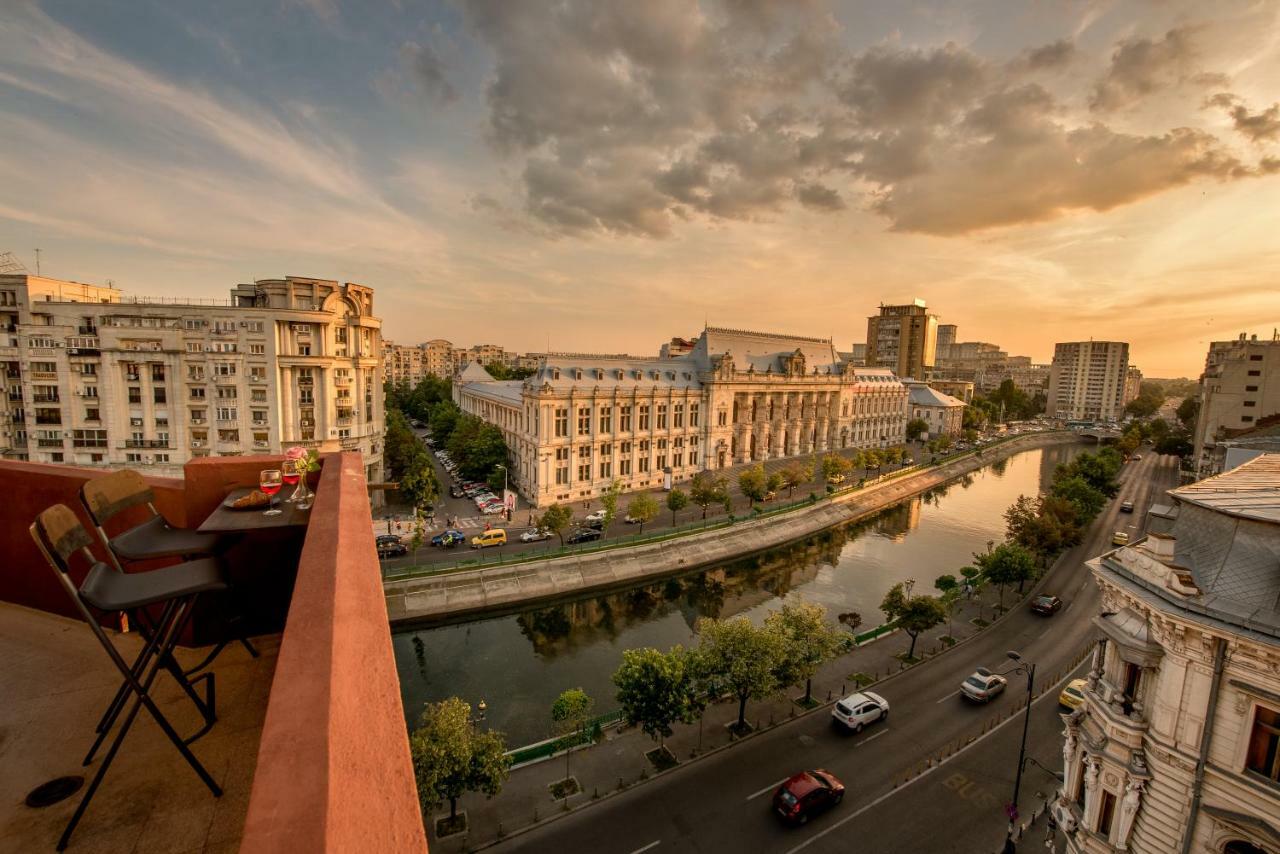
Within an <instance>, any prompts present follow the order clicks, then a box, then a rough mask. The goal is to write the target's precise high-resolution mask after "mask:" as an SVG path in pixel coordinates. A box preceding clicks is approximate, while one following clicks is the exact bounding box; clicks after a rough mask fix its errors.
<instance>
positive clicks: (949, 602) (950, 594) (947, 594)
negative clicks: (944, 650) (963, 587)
mask: <svg viewBox="0 0 1280 854" xmlns="http://www.w3.org/2000/svg"><path fill="white" fill-rule="evenodd" d="M933 586H934V588H935V589H936V590H937V591H938V592H939V593H941V594H942V595H941V596H939V597H938V600H939V601H940V602H942V607H943V608H945V609H946V612H947V636H948V637H950V636H951V630H952V625H951V620H952V617H954V616H955V613H956V605H957V604H958V603H959V601H960V582H959V581H957V580H956V577H955V576H954V575H950V574H947V575H939V576H938V577H937V579H935V580H934V582H933Z"/></svg>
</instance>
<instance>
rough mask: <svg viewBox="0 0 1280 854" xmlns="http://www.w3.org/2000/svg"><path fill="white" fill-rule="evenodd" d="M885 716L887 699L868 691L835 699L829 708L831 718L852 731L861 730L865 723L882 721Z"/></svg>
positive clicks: (887, 707) (887, 704)
mask: <svg viewBox="0 0 1280 854" xmlns="http://www.w3.org/2000/svg"><path fill="white" fill-rule="evenodd" d="M887 717H889V701H888V700H886V699H885V698H884V697H881V696H880V695H879V694H873V693H871V692H870V691H859V692H858V693H856V694H850V695H849V696H848V697H845V698H844V699H843V700H838V701H836V704H835V706H834V707H833V708H832V709H831V720H832V721H833V722H834V723H837V724H842V725H843V726H845V727H847V728H848V729H851V730H853V731H854V732H862V728H863V727H864V726H866V725H867V724H870V723H875V722H876V721H882V720H884V719H885V718H887Z"/></svg>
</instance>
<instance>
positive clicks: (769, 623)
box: [764, 602, 845, 706]
mask: <svg viewBox="0 0 1280 854" xmlns="http://www.w3.org/2000/svg"><path fill="white" fill-rule="evenodd" d="M764 626H765V629H767V630H768V631H771V632H773V633H774V634H776V635H777V636H778V643H779V646H780V647H781V655H780V656H779V659H778V665H777V670H776V672H775V675H776V677H777V679H778V684H779V685H797V684H799V682H800V680H802V679H803V680H804V704H805V705H806V706H807V705H809V704H810V702H812V700H813V675H814V674H815V673H817V672H818V667H819V666H820V665H821V664H822V662H824V661H826V660H827V659H829V658H831V657H832V656H834V655H835V654H836V653H838V652H839V651H840V650H841V649H843V648H844V644H845V636H844V634H843V633H841V632H839V631H836V629H835V628H834V627H833V626H831V625H830V624H828V623H827V609H826V608H823V607H822V606H821V605H813V604H810V603H807V602H798V603H795V604H784V605H783V606H782V607H781V608H779V609H778V610H777V611H774V612H773V613H772V614H770V615H769V616H768V617H766V618H765V621H764Z"/></svg>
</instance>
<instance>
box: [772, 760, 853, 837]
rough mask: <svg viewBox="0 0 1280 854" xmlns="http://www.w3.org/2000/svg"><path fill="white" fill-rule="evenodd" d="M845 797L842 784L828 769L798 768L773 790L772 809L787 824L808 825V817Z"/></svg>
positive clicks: (823, 810) (829, 807) (827, 808)
mask: <svg viewBox="0 0 1280 854" xmlns="http://www.w3.org/2000/svg"><path fill="white" fill-rule="evenodd" d="M842 800H844V783H841V782H840V781H839V780H838V779H836V775H835V774H832V773H831V772H830V771H823V770H822V769H820V768H819V769H816V770H814V771H801V772H800V773H799V774H796V775H795V776H793V777H790V778H788V779H787V780H786V781H785V782H784V783H783V784H782V785H781V786H779V787H778V791H776V792H774V793H773V810H774V812H776V813H777V814H778V815H779V816H781V818H782V820H783V821H785V822H787V823H788V824H808V822H809V819H810V818H812V817H813V816H815V815H817V814H818V813H820V812H825V811H826V810H829V809H831V808H832V807H833V806H835V805H836V804H838V803H840V802H841V801H842Z"/></svg>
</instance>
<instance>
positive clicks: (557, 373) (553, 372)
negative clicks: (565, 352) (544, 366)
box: [551, 368, 560, 380]
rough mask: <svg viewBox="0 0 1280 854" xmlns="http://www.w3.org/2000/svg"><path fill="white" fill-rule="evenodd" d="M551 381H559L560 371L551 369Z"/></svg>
mask: <svg viewBox="0 0 1280 854" xmlns="http://www.w3.org/2000/svg"><path fill="white" fill-rule="evenodd" d="M551 379H553V380H558V379H560V369H559V368H552V369H551Z"/></svg>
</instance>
